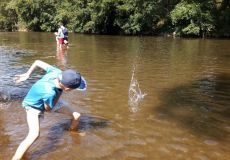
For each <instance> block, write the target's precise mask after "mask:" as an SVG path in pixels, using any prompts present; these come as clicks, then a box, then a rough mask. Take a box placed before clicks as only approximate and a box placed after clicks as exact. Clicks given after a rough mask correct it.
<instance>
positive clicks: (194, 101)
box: [156, 74, 230, 141]
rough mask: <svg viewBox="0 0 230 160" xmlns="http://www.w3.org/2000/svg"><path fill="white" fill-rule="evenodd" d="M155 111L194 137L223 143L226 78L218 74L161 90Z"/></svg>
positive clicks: (229, 81) (229, 78)
mask: <svg viewBox="0 0 230 160" xmlns="http://www.w3.org/2000/svg"><path fill="white" fill-rule="evenodd" d="M161 97H162V104H161V105H160V106H158V107H157V108H156V110H157V111H158V112H160V113H163V115H165V116H166V118H169V119H170V120H173V121H176V122H178V124H180V125H182V127H184V128H187V129H188V130H189V131H191V132H192V133H193V134H195V135H198V137H210V138H213V139H216V140H220V141H226V139H228V136H229V130H228V129H229V128H230V123H229V122H230V119H229V115H230V108H229V104H230V98H229V97H230V75H229V74H221V75H215V76H210V77H205V78H203V79H200V80H197V81H194V82H192V83H191V84H187V85H181V86H178V87H175V88H172V89H170V90H168V91H165V92H164V93H163V94H162V95H161Z"/></svg>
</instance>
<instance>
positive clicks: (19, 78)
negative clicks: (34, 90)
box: [14, 73, 30, 83]
mask: <svg viewBox="0 0 230 160" xmlns="http://www.w3.org/2000/svg"><path fill="white" fill-rule="evenodd" d="M29 77H30V75H29V74H28V73H24V74H20V75H15V78H14V81H15V82H16V83H20V82H22V81H25V80H27V79H28V78H29Z"/></svg>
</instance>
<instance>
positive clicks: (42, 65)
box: [14, 60, 50, 83]
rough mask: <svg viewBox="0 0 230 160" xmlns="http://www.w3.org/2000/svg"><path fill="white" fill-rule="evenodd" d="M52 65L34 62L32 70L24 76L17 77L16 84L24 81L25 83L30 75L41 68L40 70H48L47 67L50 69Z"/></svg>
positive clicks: (38, 61)
mask: <svg viewBox="0 0 230 160" xmlns="http://www.w3.org/2000/svg"><path fill="white" fill-rule="evenodd" d="M49 66H50V65H49V64H48V63H45V62H43V61H40V60H36V61H34V63H33V64H32V66H31V67H30V69H29V70H28V71H27V72H26V73H24V74H20V75H16V76H15V77H16V78H15V79H14V80H15V82H16V83H19V82H22V81H25V80H27V79H28V78H29V77H30V75H31V74H32V73H33V71H34V70H35V69H36V68H37V67H39V68H42V69H43V70H46V68H47V67H49Z"/></svg>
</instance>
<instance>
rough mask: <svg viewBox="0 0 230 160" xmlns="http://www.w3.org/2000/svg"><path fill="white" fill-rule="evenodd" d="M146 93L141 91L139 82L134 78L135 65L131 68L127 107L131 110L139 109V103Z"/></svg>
mask: <svg viewBox="0 0 230 160" xmlns="http://www.w3.org/2000/svg"><path fill="white" fill-rule="evenodd" d="M146 95H147V94H145V93H142V92H141V89H140V86H139V83H138V81H137V79H136V78H135V67H134V69H133V73H132V78H131V82H130V86H129V109H130V111H131V112H137V111H138V110H139V104H140V102H141V101H142V100H143V99H144V97H145V96H146Z"/></svg>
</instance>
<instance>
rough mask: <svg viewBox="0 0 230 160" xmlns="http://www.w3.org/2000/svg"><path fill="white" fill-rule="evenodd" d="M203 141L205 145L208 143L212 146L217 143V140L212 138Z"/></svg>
mask: <svg viewBox="0 0 230 160" xmlns="http://www.w3.org/2000/svg"><path fill="white" fill-rule="evenodd" d="M204 143H205V144H207V145H210V146H214V145H217V144H218V142H216V141H214V140H205V141H204Z"/></svg>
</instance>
